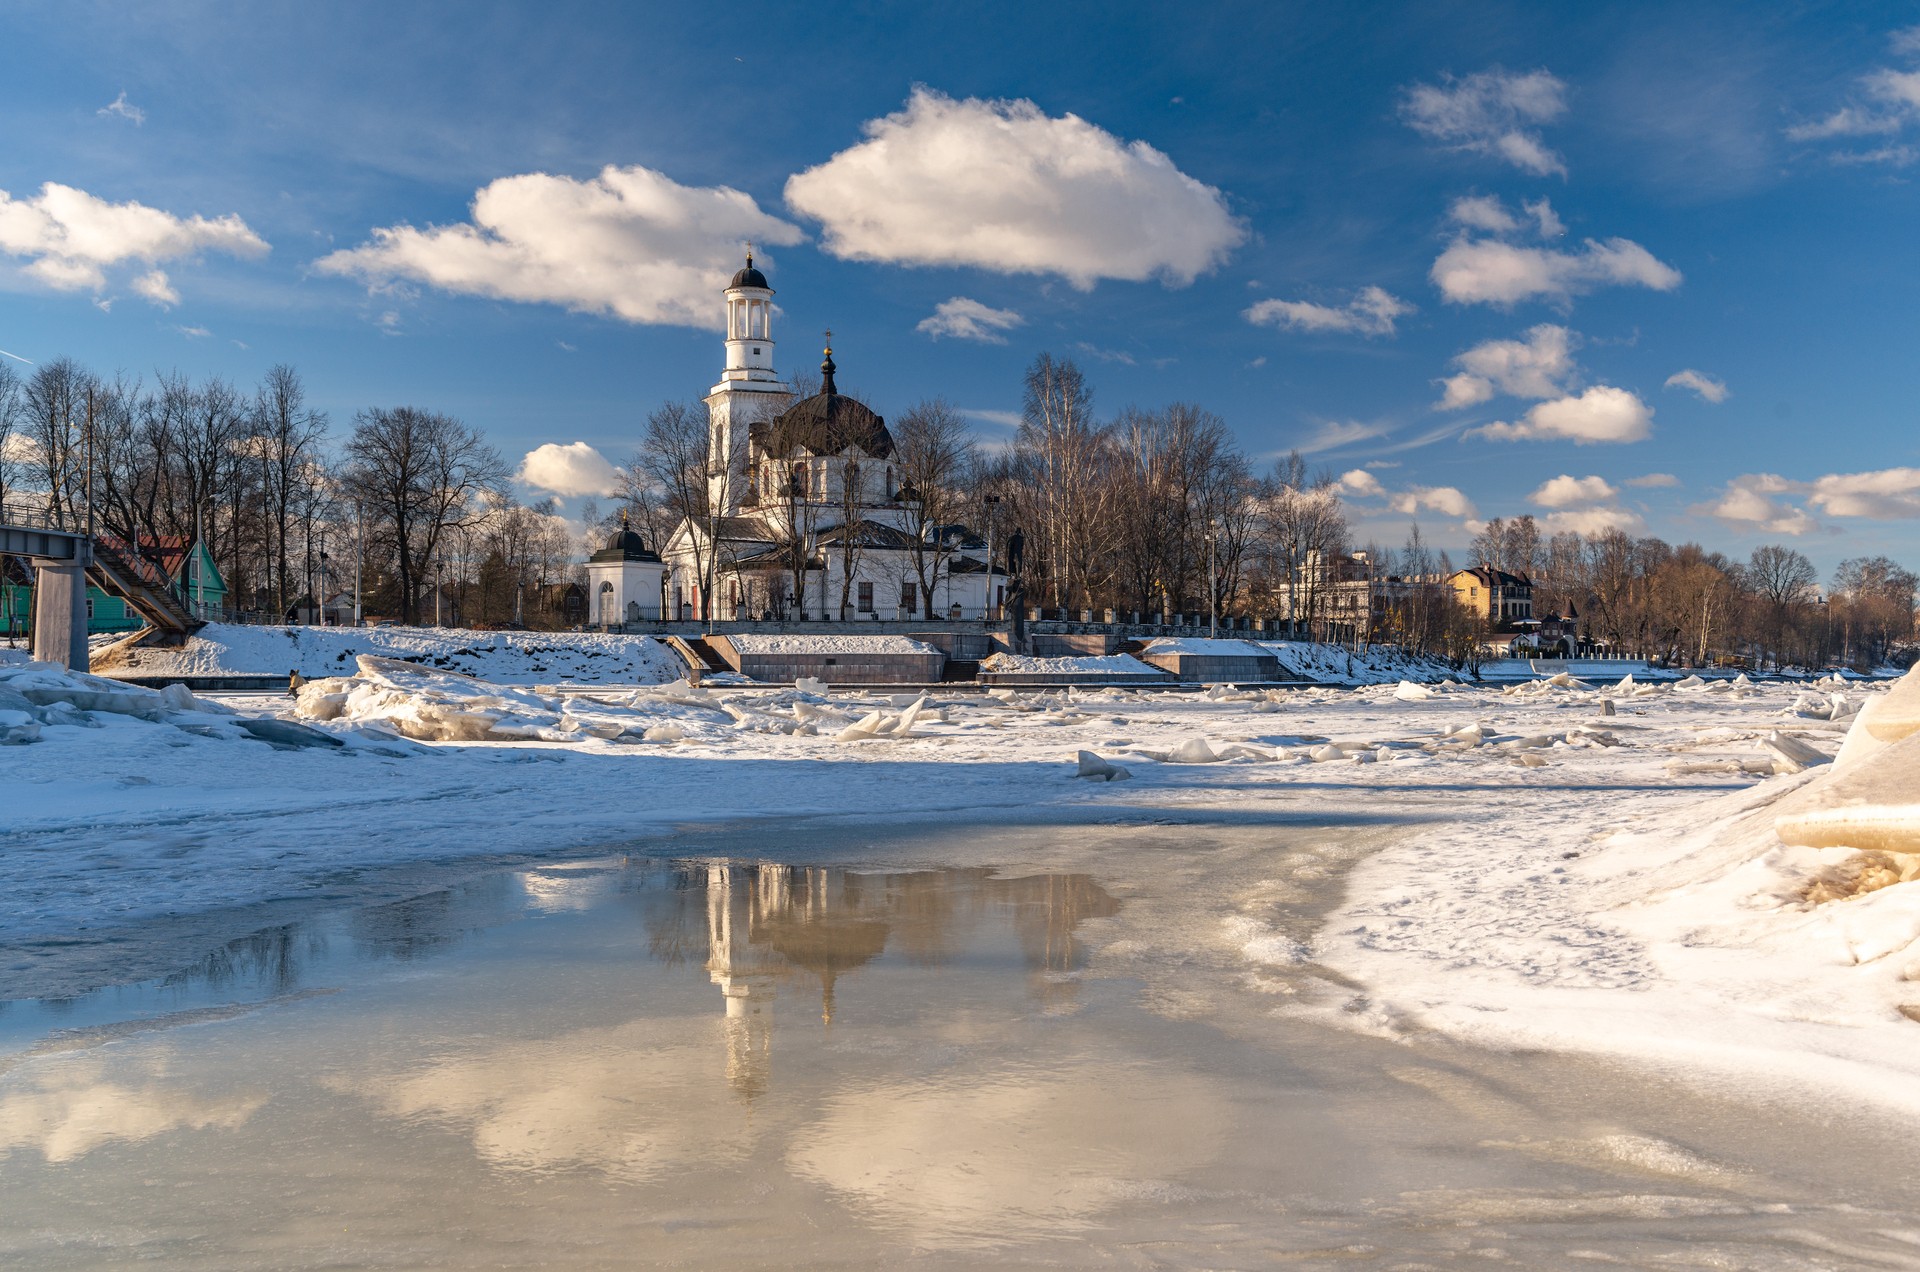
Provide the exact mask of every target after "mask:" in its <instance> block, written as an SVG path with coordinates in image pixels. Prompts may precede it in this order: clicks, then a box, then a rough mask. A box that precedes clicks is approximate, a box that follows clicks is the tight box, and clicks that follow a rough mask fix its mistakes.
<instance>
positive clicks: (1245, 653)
mask: <svg viewBox="0 0 1920 1272" xmlns="http://www.w3.org/2000/svg"><path fill="white" fill-rule="evenodd" d="M1147 652H1148V653H1149V654H1194V655H1201V656H1204V657H1208V658H1266V657H1270V656H1271V653H1272V651H1271V650H1267V649H1263V648H1261V647H1260V646H1259V645H1256V644H1254V643H1253V642H1252V641H1249V640H1221V639H1215V638H1213V637H1209V636H1156V637H1154V638H1153V639H1152V640H1150V641H1148V642H1147Z"/></svg>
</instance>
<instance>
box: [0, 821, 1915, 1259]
mask: <svg viewBox="0 0 1920 1272" xmlns="http://www.w3.org/2000/svg"><path fill="white" fill-rule="evenodd" d="M1372 833H1377V832H1374V831H1369V830H1366V829H1364V828H1354V827H1350V828H1347V829H1344V830H1338V831H1332V830H1325V829H1319V830H1315V829H1311V828H1304V827H1298V826H1295V827H1245V826H1233V825H1227V824H1211V825H1209V824H1197V823H1196V824H1191V825H1185V826H1153V825H1144V826H1143V825H1125V826H1121V825H1114V826H1096V827H1086V826H1079V827H1053V828H1037V829H1030V830H1026V831H1018V832H1016V831H1009V830H1004V829H998V830H994V829H988V830H982V829H979V828H948V829H946V830H945V831H942V832H938V833H930V832H927V831H925V830H924V829H923V830H921V831H918V832H916V833H915V834H914V835H913V836H912V837H911V839H910V840H904V839H903V840H900V841H897V842H896V841H892V840H889V839H888V838H886V836H885V835H884V834H879V835H876V834H875V833H872V832H864V833H852V832H849V831H847V830H846V829H845V828H841V829H838V830H834V831H831V832H829V833H826V834H823V835H820V836H816V837H814V838H811V839H807V840H805V841H801V840H797V839H794V840H790V841H789V842H788V843H786V844H783V849H784V850H785V851H783V853H782V854H781V855H780V856H777V857H768V856H765V855H762V852H761V851H756V849H759V850H764V849H765V847H766V844H765V842H764V840H765V836H764V835H763V834H756V833H749V834H744V835H734V836H731V837H726V836H716V837H713V838H711V839H708V840H705V841H688V842H686V843H683V844H682V845H680V849H682V850H684V855H681V856H678V857H675V858H673V859H661V858H658V857H632V858H624V857H612V858H596V859H592V860H584V861H579V862H567V863H557V864H550V865H543V866H538V867H529V868H524V869H517V870H503V871H497V872H495V873H493V874H490V875H485V876H481V877H477V878H471V879H468V880H466V881H464V882H461V883H458V884H457V885H454V886H450V887H446V888H441V889H436V890H434V891H432V892H429V893H427V894H425V895H422V896H418V897H415V898H413V899H411V900H408V901H405V902H403V903H399V904H392V905H384V906H374V907H368V908H362V909H358V910H353V911H348V912H344V913H339V914H333V915H327V916H324V917H321V918H317V919H313V920H308V921H302V922H300V923H296V924H289V925H283V926H279V927H276V928H273V929H270V930H267V931H263V932H261V933H259V934H257V935H256V936H254V937H251V938H248V939H247V940H243V941H240V942H236V943H234V944H233V945H231V946H229V947H226V948H223V949H221V950H219V951H217V952H216V953H215V954H214V955H213V956H211V957H208V958H206V959H204V960H202V961H201V962H199V963H198V964H196V965H195V966H193V967H192V968H189V969H187V970H185V971H183V972H180V973H177V974H174V975H171V976H167V977H164V978H159V979H156V980H152V981H148V982H143V983H140V984H136V985H130V986H126V987H122V988H119V989H114V990H107V991H102V992H99V993H95V994H91V995H88V996H85V997H82V998H78V999H71V1000H62V1001H50V1000H38V1001H17V1002H14V1003H11V1004H8V1005H7V1006H6V1008H5V1009H4V1010H3V1011H0V1264H4V1265H5V1266H7V1267H10V1268H12V1267H27V1268H70V1267H72V1268H79V1267H119V1266H126V1265H130V1264H135V1263H138V1264H140V1265H142V1266H151V1267H159V1268H194V1269H200V1268H234V1267H257V1266H273V1267H287V1268H320V1267H423V1266H426V1267H431V1266H459V1267H467V1266H487V1267H523V1266H524V1267H534V1266H540V1267H553V1266H560V1267H611V1266H622V1267H627V1266H635V1265H651V1264H663V1263H671V1264H675V1265H680V1266H694V1267H708V1266H715V1267H718V1266H727V1267H738V1266H802V1267H805V1266H821V1267H849V1266H852V1267H894V1266H898V1265H900V1264H901V1263H903V1262H905V1261H907V1260H909V1259H912V1260H915V1261H916V1262H920V1263H927V1264H931V1265H934V1266H991V1267H1004V1266H1101V1267H1113V1266H1118V1267H1194V1268H1201V1267H1206V1268H1239V1267H1271V1266H1274V1265H1275V1264H1279V1265H1281V1266H1288V1267H1341V1268H1345V1267H1366V1268H1403V1267H1481V1266H1486V1267H1495V1266H1503V1267H1514V1266H1520V1267H1531V1268H1546V1267H1581V1268H1587V1267H1594V1266H1608V1265H1612V1266H1621V1265H1624V1266H1632V1267H1662V1268H1666V1267H1686V1268H1691V1267H1699V1268H1776V1267H1777V1268H1789V1267H1791V1268H1805V1267H1911V1266H1917V1265H1920V1227H1917V1226H1916V1224H1915V1223H1914V1211H1915V1209H1916V1207H1915V1206H1914V1191H1915V1190H1914V1187H1913V1185H1912V1184H1911V1183H1909V1182H1908V1181H1910V1180H1912V1179H1914V1178H1916V1176H1915V1175H1914V1173H1913V1168H1914V1167H1915V1166H1916V1165H1920V1163H1917V1162H1916V1161H1915V1160H1914V1158H1915V1156H1916V1153H1915V1150H1914V1149H1913V1148H1911V1147H1910V1146H1909V1145H1908V1144H1907V1143H1906V1142H1905V1141H1906V1140H1907V1139H1908V1138H1910V1137H1908V1136H1906V1135H1904V1134H1903V1133H1902V1131H1903V1128H1893V1127H1889V1128H1876V1127H1874V1126H1872V1125H1865V1124H1860V1123H1857V1122H1852V1121H1848V1120H1846V1119H1844V1118H1842V1117H1840V1116H1839V1115H1838V1114H1836V1113H1834V1112H1833V1111H1831V1110H1822V1109H1819V1108H1806V1107H1799V1108H1783V1107H1760V1106H1756V1105H1751V1104H1748V1103H1745V1102H1743V1101H1741V1100H1740V1099H1739V1098H1737V1096H1734V1095H1729V1094H1724V1093H1723V1094H1715V1093H1712V1092H1707V1091H1702V1090H1699V1089H1695V1088H1691V1087H1687V1086H1684V1085H1680V1084H1679V1083H1677V1082H1670V1081H1665V1080H1661V1079H1658V1078H1656V1077H1652V1076H1649V1075H1647V1074H1645V1073H1637V1072H1627V1071H1616V1070H1612V1069H1609V1068H1606V1067H1604V1066H1598V1065H1594V1064H1591V1063H1586V1062H1579V1061H1572V1060H1568V1059H1565V1058H1563V1057H1556V1056H1550V1055H1518V1056H1496V1055H1487V1054H1481V1053H1474V1052H1466V1051H1461V1050H1458V1049H1452V1048H1448V1047H1446V1046H1444V1045H1442V1044H1440V1043H1437V1042H1432V1041H1426V1040H1420V1039H1415V1040H1413V1041H1410V1042H1409V1041H1388V1040H1381V1039H1375V1038H1369V1037H1365V1036H1362V1035H1358V1034H1355V1033H1352V1032H1349V1031H1346V1030H1340V1029H1331V1028H1327V1027H1325V1026H1323V1025H1319V1024H1315V1023H1311V1022H1309V1021H1306V1020H1302V1019H1300V1018H1298V1016H1297V1015H1296V1014H1295V1013H1293V1012H1291V1011H1289V1010H1287V1008H1288V1006H1289V1005H1290V1004H1292V1003H1295V1002H1298V1001H1300V1000H1301V999H1302V998H1303V997H1313V996H1316V995H1318V996H1322V997H1327V998H1329V999H1330V1000H1337V999H1339V998H1340V997H1341V996H1343V995H1349V996H1350V995H1353V994H1355V993H1356V992H1358V991H1357V990H1356V988H1355V987H1351V986H1342V985H1340V984H1338V983H1337V981H1334V980H1332V979H1329V978H1328V977H1327V976H1326V974H1325V973H1324V972H1322V971H1320V970H1319V969H1314V968H1312V967H1311V966H1303V967H1301V968H1299V969H1297V970H1293V971H1288V972H1286V973H1280V972H1276V971H1274V970H1272V969H1270V968H1269V969H1255V968H1254V967H1252V966H1251V965H1250V964H1248V963H1246V962H1245V961H1244V958H1243V957H1242V955H1241V952H1240V949H1239V946H1240V945H1242V944H1244V940H1243V939H1242V937H1240V936H1234V935H1233V933H1234V931H1235V929H1234V920H1235V918H1236V916H1244V915H1245V914H1246V913H1248V912H1249V910H1250V908H1251V907H1254V906H1256V905H1257V906H1258V907H1260V909H1261V911H1262V913H1263V915H1264V916H1265V917H1267V918H1269V919H1274V920H1276V921H1277V922H1278V923H1279V925H1280V926H1281V928H1282V929H1283V930H1284V928H1285V927H1286V925H1287V924H1289V923H1291V924H1293V925H1295V926H1296V927H1297V928H1298V932H1297V933H1296V935H1304V934H1305V932H1306V931H1310V930H1311V926H1312V924H1313V923H1314V922H1316V921H1317V915H1318V914H1319V913H1320V912H1323V911H1324V909H1325V908H1326V907H1327V906H1328V905H1330V904H1332V902H1333V901H1334V899H1335V898H1337V895H1338V866H1339V864H1340V863H1341V862H1342V861H1345V860H1349V859H1351V858H1352V857H1353V856H1354V855H1356V854H1358V853H1360V852H1364V851H1365V850H1366V849H1367V847H1368V845H1369V842H1370V841H1369V840H1368V839H1367V838H1366V836H1367V835H1368V834H1372ZM836 851H837V852H839V853H840V854H841V856H840V858H839V861H840V862H852V863H853V864H850V865H849V864H837V863H836V861H835V860H834V858H833V854H834V853H835V852H836ZM994 857H997V858H998V859H999V861H1001V862H1002V863H1004V864H1001V865H999V866H995V865H992V864H989V859H991V858H994ZM939 858H944V859H946V860H947V861H949V862H950V863H957V864H948V865H938V864H935V863H934V862H935V859H939ZM899 862H910V863H911V864H910V865H901V864H885V863H899ZM874 863H882V864H874Z"/></svg>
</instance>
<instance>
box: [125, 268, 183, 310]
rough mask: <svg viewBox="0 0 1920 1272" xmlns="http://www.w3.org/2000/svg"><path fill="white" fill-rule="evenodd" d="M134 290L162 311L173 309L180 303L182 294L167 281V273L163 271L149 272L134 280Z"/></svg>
mask: <svg viewBox="0 0 1920 1272" xmlns="http://www.w3.org/2000/svg"><path fill="white" fill-rule="evenodd" d="M133 290H134V291H136V292H138V293H140V294H141V295H142V296H145V297H146V298H147V299H148V300H150V301H152V302H153V303H154V304H156V305H158V306H160V307H161V308H162V309H171V308H173V307H174V306H175V305H177V304H179V303H180V293H179V292H177V291H175V290H174V289H173V284H172V283H170V282H168V281H167V272H166V271H165V270H163V269H155V270H149V271H148V272H146V273H144V274H142V275H140V277H138V278H136V279H134V280H133Z"/></svg>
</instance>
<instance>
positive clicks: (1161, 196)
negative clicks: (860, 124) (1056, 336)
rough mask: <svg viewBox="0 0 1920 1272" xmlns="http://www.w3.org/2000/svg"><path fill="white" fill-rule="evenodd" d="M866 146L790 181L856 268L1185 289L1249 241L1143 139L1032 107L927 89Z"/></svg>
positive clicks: (873, 125) (798, 207)
mask: <svg viewBox="0 0 1920 1272" xmlns="http://www.w3.org/2000/svg"><path fill="white" fill-rule="evenodd" d="M865 131H866V134H867V136H866V140H864V141H861V142H859V143H858V144H856V145H854V146H851V147H849V148H848V149H846V150H843V151H841V152H840V153H838V154H836V155H834V156H833V157H832V158H831V159H828V160H827V161H826V162H825V163H823V164H820V165H819V166H817V167H813V168H809V169H807V170H806V171H805V172H801V173H797V174H795V175H794V176H792V177H790V178H788V180H787V186H786V198H787V204H788V206H790V207H792V208H793V209H794V210H795V211H796V212H800V213H802V214H804V215H806V216H809V217H812V218H814V219H815V220H817V221H819V222H820V223H821V224H822V225H823V226H824V227H825V231H826V233H825V246H826V249H827V250H828V251H829V252H831V253H833V254H834V255H835V256H839V257H842V258H846V259H851V260H867V261H887V262H893V263H897V264H905V265H949V266H972V267H976V268H979V269H987V270H993V271H995V272H997V273H1002V274H1053V275H1058V276H1060V277H1062V278H1065V279H1066V280H1067V281H1068V282H1070V283H1071V284H1073V286H1075V287H1077V288H1080V289H1081V290H1086V289H1088V288H1091V287H1092V286H1093V285H1094V283H1096V282H1097V281H1099V280H1100V279H1103V278H1116V279H1125V280H1129V281H1135V282H1138V281H1143V280H1146V279H1149V278H1158V279H1161V280H1163V281H1165V282H1167V283H1169V284H1174V285H1185V284H1187V283H1190V282H1192V281H1193V280H1194V278H1196V277H1197V276H1199V275H1200V274H1204V273H1206V272H1207V271H1209V270H1211V269H1213V268H1214V267H1215V266H1217V265H1218V264H1220V262H1221V261H1222V260H1224V259H1225V258H1226V256H1227V254H1228V253H1229V252H1231V251H1232V250H1233V249H1234V248H1236V247H1238V246H1239V245H1240V244H1241V243H1242V242H1244V241H1245V240H1246V237H1247V231H1246V228H1245V226H1244V225H1242V224H1241V223H1240V222H1239V221H1238V220H1237V219H1236V218H1235V217H1234V216H1233V215H1232V214H1231V213H1229V212H1228V210H1227V206H1226V200H1225V199H1224V197H1223V196H1222V195H1221V193H1220V191H1218V190H1216V189H1214V188H1213V187H1212V186H1209V185H1206V184H1204V183H1202V182H1200V181H1196V180H1195V179H1194V178H1192V177H1190V176H1188V175H1186V174H1185V173H1183V172H1181V171H1180V170H1179V169H1178V168H1176V167H1175V166H1174V164H1173V161H1172V160H1171V159H1169V158H1168V157H1167V156H1166V155H1164V154H1162V153H1161V152H1160V151H1158V150H1156V149H1154V148H1153V147H1152V146H1150V145H1148V144H1147V143H1145V142H1143V141H1134V142H1126V141H1122V140H1121V139H1120V138H1118V137H1116V136H1114V135H1113V134H1112V133H1109V132H1107V131H1105V130H1104V129H1102V128H1099V127H1097V126H1095V125H1093V124H1090V123H1088V122H1087V121H1086V120H1084V119H1081V118H1079V117H1078V116H1076V115H1063V116H1060V117H1059V118H1052V117H1049V116H1048V115H1046V114H1044V113H1043V112H1042V111H1041V110H1040V108H1039V107H1038V106H1036V105H1034V104H1033V103H1032V102H1030V101H983V100H980V99H978V98H967V99H965V100H955V99H954V98H951V97H947V96H945V95H944V94H942V93H938V92H935V91H933V90H931V89H928V88H924V87H922V88H915V89H914V90H913V94H912V96H911V97H909V98H908V100H907V104H906V107H905V108H904V109H902V110H900V111H897V112H896V113H894V114H891V115H888V116H886V117H885V118H882V119H875V120H869V121H868V123H867V124H866V130H865Z"/></svg>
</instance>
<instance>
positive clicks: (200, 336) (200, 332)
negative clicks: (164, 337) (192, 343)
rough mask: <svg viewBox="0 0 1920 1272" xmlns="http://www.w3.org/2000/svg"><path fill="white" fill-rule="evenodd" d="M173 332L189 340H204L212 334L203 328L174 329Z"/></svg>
mask: <svg viewBox="0 0 1920 1272" xmlns="http://www.w3.org/2000/svg"><path fill="white" fill-rule="evenodd" d="M174 330H175V331H177V332H179V333H180V334H181V335H183V336H185V337H186V338H187V339H189V340H205V339H206V338H207V337H208V336H211V335H212V334H213V333H212V332H211V331H208V330H207V329H206V328H205V327H175V328H174Z"/></svg>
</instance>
